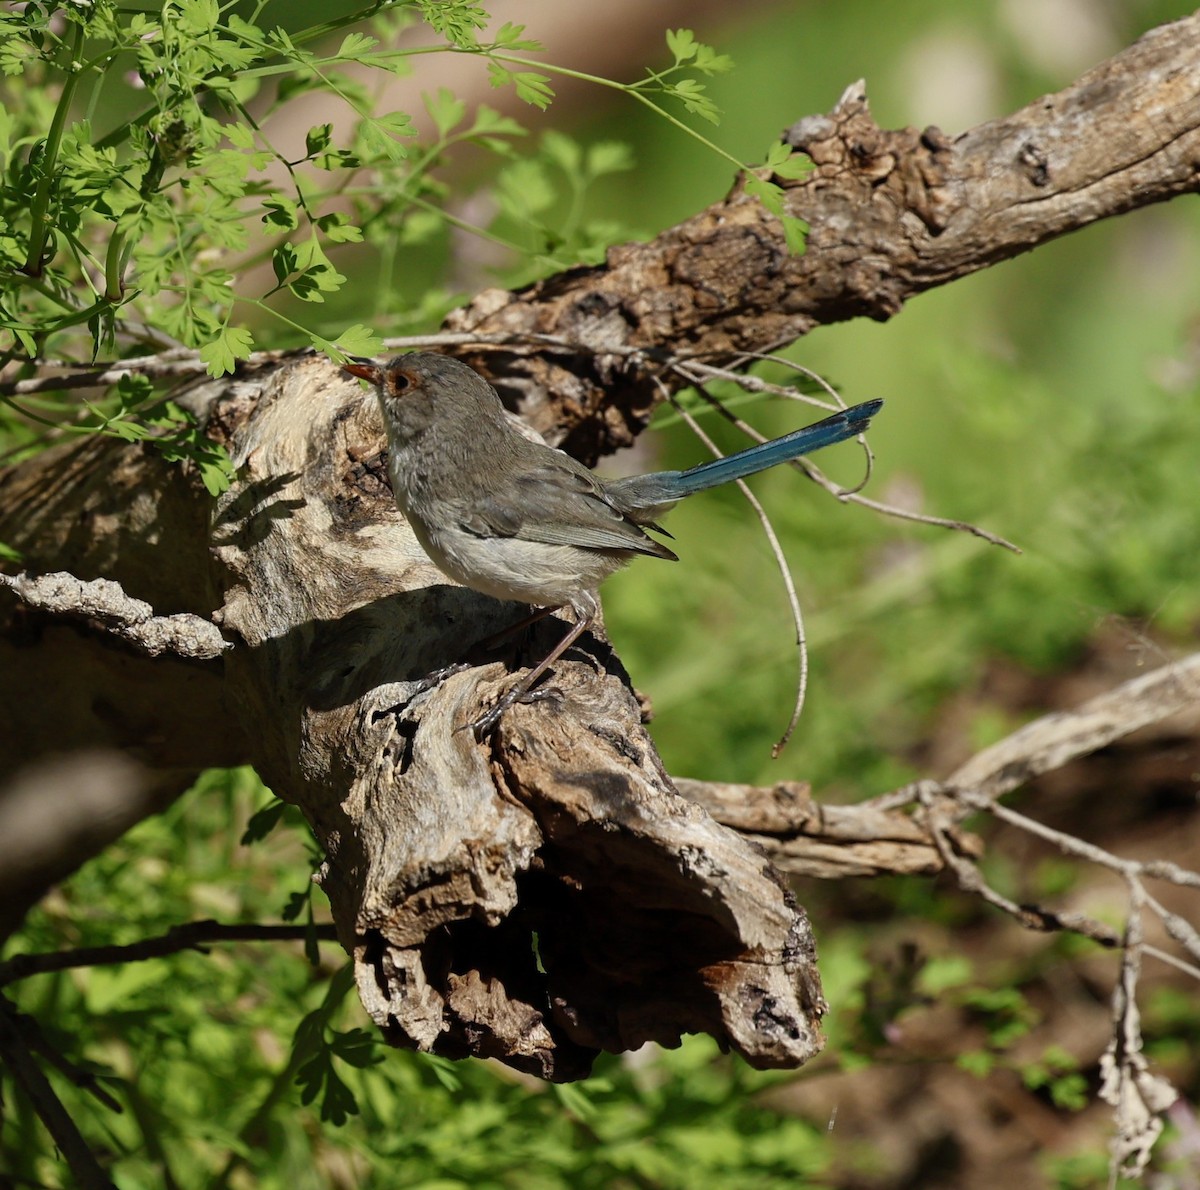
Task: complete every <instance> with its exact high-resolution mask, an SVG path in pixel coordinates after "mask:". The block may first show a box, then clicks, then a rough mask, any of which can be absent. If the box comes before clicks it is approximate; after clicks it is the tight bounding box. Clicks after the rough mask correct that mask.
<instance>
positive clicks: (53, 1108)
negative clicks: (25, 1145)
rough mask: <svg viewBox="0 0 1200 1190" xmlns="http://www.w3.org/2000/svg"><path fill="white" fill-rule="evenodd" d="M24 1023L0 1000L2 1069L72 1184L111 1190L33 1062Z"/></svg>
mask: <svg viewBox="0 0 1200 1190" xmlns="http://www.w3.org/2000/svg"><path fill="white" fill-rule="evenodd" d="M27 1019H28V1018H26V1017H25V1016H24V1015H23V1014H22V1013H20V1012H18V1011H17V1009H16V1007H15V1006H14V1005H13V1004H11V1003H9V1001H7V1000H5V999H3V998H2V997H0V1055H2V1056H3V1058H4V1066H5V1068H6V1069H7V1070H8V1072H9V1074H10V1075H11V1076H12V1078H13V1080H14V1081H15V1082H16V1083H17V1084H18V1085H19V1086H20V1087H21V1089H22V1091H24V1093H25V1095H26V1097H27V1098H28V1099H29V1102H30V1103H31V1104H32V1105H33V1110H34V1111H35V1112H37V1114H38V1118H39V1119H40V1120H41V1121H42V1123H43V1124H45V1126H46V1131H47V1132H49V1133H50V1135H51V1137H53V1139H54V1143H55V1145H57V1147H58V1150H59V1152H61V1153H62V1155H63V1158H64V1159H65V1161H66V1163H67V1168H68V1169H70V1171H71V1175H72V1177H73V1178H74V1181H75V1184H76V1185H77V1186H79V1187H81V1188H82V1190H114V1187H113V1183H112V1182H111V1181H110V1180H109V1178H108V1176H107V1175H106V1174H105V1172H104V1170H103V1169H102V1168H101V1166H100V1163H99V1162H98V1161H97V1160H96V1155H95V1154H94V1153H93V1152H92V1150H91V1149H90V1148H89V1147H88V1143H87V1141H85V1140H84V1139H83V1134H82V1133H81V1132H80V1131H79V1129H78V1128H77V1127H76V1126H75V1121H74V1120H72V1119H71V1114H70V1112H68V1111H67V1109H66V1107H64V1106H63V1102H62V1100H61V1099H59V1097H58V1095H57V1094H55V1091H54V1088H53V1087H52V1086H51V1085H50V1080H49V1079H47V1078H46V1076H45V1074H44V1073H43V1072H42V1069H41V1067H40V1066H39V1065H38V1064H37V1062H36V1060H35V1059H34V1056H33V1053H32V1051H31V1049H30V1047H29V1045H28V1042H27V1040H26V1037H25V1032H24V1030H25V1025H26V1021H27Z"/></svg>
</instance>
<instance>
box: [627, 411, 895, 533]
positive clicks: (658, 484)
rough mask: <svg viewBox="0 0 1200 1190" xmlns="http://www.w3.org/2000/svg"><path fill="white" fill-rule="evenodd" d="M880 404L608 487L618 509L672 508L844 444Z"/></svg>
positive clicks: (867, 422)
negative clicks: (704, 460) (706, 460)
mask: <svg viewBox="0 0 1200 1190" xmlns="http://www.w3.org/2000/svg"><path fill="white" fill-rule="evenodd" d="M882 406H883V402H882V401H864V402H863V403H862V404H861V405H855V406H854V407H853V408H851V409H843V410H842V411H841V412H839V413H834V414H832V415H831V416H830V417H826V418H823V419H822V420H821V421H818V422H814V423H813V424H812V425H811V426H805V427H804V428H803V429H802V430H794V431H793V432H792V433H790V434H785V435H784V436H783V437H782V438H773V439H772V440H771V441H770V442H762V443H760V444H759V445H758V446H751V447H750V448H749V449H747V450H739V451H738V452H737V454H732V455H727V456H726V457H725V458H723V459H713V460H712V462H711V463H701V464H700V465H699V466H698V467H692V468H690V469H689V470H687V471H656V472H654V473H653V474H651V475H633V476H630V477H629V478H628V479H617V480H610V481H608V483H607V484H606V487H607V489H608V492H609V494H610V495H611V496H614V497H616V500H617V502H618V504H619V506H620V507H622V508H624V509H627V510H630V511H632V510H634V509H653V508H657V507H661V506H663V505H669V504H673V503H674V502H675V501H676V500H682V499H683V497H684V496H691V495H693V494H694V493H695V492H703V491H705V490H706V489H707V488H715V487H718V486H719V485H720V484H723V483H731V482H732V481H733V480H735V479H745V477H746V476H747V475H753V474H755V472H758V471H765V470H766V469H767V468H768V467H774V466H776V465H777V464H778V463H786V462H788V461H790V460H791V459H797V458H799V457H800V456H801V455H806V454H810V453H811V452H812V451H814V450H820V449H821V447H823V446H832V445H833V444H834V443H835V442H844V441H845V440H846V439H847V438H853V437H855V436H856V435H858V434H861V433H862V432H863V431H864V430H865V429H866V428H867V426H868V425H870V423H871V418H873V417H874V416H875V414H877V413H878V412H879V410H880V409H881V408H882Z"/></svg>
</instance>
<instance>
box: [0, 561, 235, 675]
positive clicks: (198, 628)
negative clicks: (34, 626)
mask: <svg viewBox="0 0 1200 1190" xmlns="http://www.w3.org/2000/svg"><path fill="white" fill-rule="evenodd" d="M0 585H2V586H5V587H8V589H9V590H10V591H12V592H13V593H14V594H15V595H17V597H18V598H19V599H21V600H22V601H23V602H24V603H25V604H26V605H27V606H29V607H33V608H36V609H37V610H38V611H41V612H46V613H47V614H49V615H52V616H62V617H64V618H66V619H73V620H86V621H88V622H90V623H94V624H99V625H100V626H101V627H102V628H103V629H104V631H106V632H109V633H111V634H112V635H113V636H116V637H118V638H119V639H120V640H122V641H124V642H125V643H126V644H129V645H132V646H133V647H134V648H136V649H137V650H138V651H139V652H141V653H145V654H146V655H147V656H150V657H158V656H161V655H162V654H163V653H173V654H175V656H177V657H187V658H190V659H193V660H201V661H207V660H212V659H213V658H215V657H220V655H221V653H222V652H223V651H224V650H225V649H228V648H231V647H232V646H231V645H230V643H229V642H228V641H226V640H224V639H223V638H222V636H221V630H220V629H219V628H218V627H217V626H216V625H215V624H214V623H212V621H211V620H206V619H204V618H203V617H202V616H195V615H192V614H190V613H188V612H179V613H177V614H176V615H173V616H156V615H155V614H154V609H153V608H152V607H151V606H150V605H149V604H148V603H146V602H145V601H144V600H141V599H133V598H131V597H130V596H129V595H126V594H125V592H124V591H123V590H122V589H121V584H120V583H115V582H113V581H112V580H111V579H103V578H98V579H92V580H90V581H87V582H85V581H84V580H83V579H78V578H76V577H75V576H74V575H71V574H66V573H65V572H63V571H58V572H56V573H54V574H43V575H31V574H26V573H24V572H22V573H21V574H0Z"/></svg>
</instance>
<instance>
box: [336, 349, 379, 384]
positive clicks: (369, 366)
mask: <svg viewBox="0 0 1200 1190" xmlns="http://www.w3.org/2000/svg"><path fill="white" fill-rule="evenodd" d="M342 371H343V372H349V373H350V375H351V376H357V377H358V378H359V380H367V381H370V383H371V384H378V383H379V377H380V368H379V365H378V364H377V363H376V362H375V361H374V360H373V359H363V358H362V357H361V356H357V355H350V356H347V357H346V363H344V364H342Z"/></svg>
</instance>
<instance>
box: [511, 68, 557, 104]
mask: <svg viewBox="0 0 1200 1190" xmlns="http://www.w3.org/2000/svg"><path fill="white" fill-rule="evenodd" d="M513 81H514V82H515V83H516V85H517V98H518V99H523V100H524V101H525V102H526V103H531V104H533V106H534V107H536V108H540V109H541V110H542V111H545V110H546V108H548V107H549V106H550V101H551V100H552V99H553V98H554V89H553V88H552V87H551V86H550V76H549V75H548V74H537V73H536V72H534V71H532V70H523V71H521V72H520V73H518V74H514V75H513Z"/></svg>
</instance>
